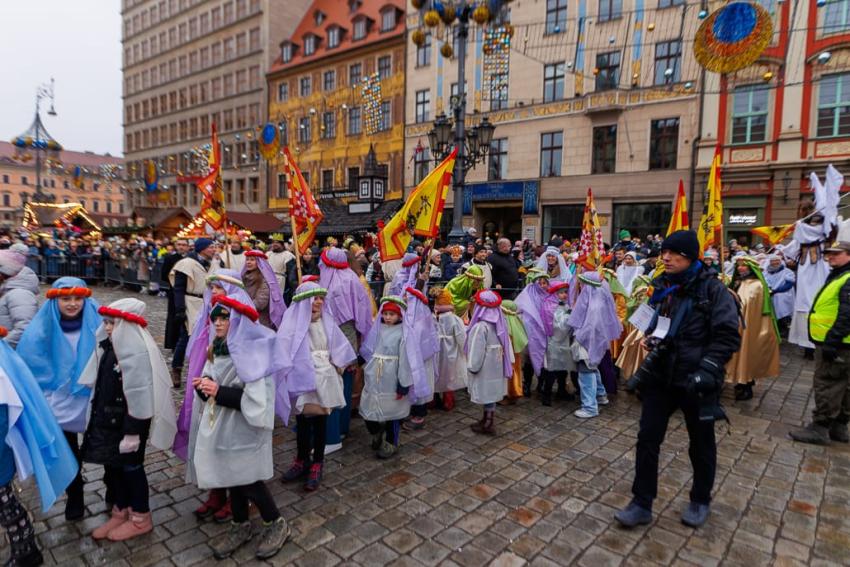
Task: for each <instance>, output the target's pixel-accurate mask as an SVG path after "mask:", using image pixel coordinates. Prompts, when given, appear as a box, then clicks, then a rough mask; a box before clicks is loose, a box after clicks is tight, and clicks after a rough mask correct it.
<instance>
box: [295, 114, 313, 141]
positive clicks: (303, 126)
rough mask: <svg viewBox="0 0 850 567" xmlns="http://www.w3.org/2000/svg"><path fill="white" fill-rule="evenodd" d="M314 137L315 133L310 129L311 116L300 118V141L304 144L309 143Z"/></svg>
mask: <svg viewBox="0 0 850 567" xmlns="http://www.w3.org/2000/svg"><path fill="white" fill-rule="evenodd" d="M312 139H313V133H312V132H311V129H310V117H309V116H304V117H303V118H299V119H298V141H299V142H301V143H302V144H309V143H310V142H311V140H312Z"/></svg>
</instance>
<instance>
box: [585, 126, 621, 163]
mask: <svg viewBox="0 0 850 567" xmlns="http://www.w3.org/2000/svg"><path fill="white" fill-rule="evenodd" d="M616 165H617V125H616V124H612V125H610V126H598V127H596V128H594V129H593V163H592V164H591V169H590V172H591V173H614V170H615V169H616Z"/></svg>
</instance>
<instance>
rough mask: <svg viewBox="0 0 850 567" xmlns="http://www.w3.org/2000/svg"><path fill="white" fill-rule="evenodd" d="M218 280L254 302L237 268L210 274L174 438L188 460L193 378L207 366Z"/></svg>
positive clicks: (189, 351) (226, 289)
mask: <svg viewBox="0 0 850 567" xmlns="http://www.w3.org/2000/svg"><path fill="white" fill-rule="evenodd" d="M213 284H216V285H219V286H221V287H222V288H223V289H224V293H225V295H231V296H234V297H236V296H237V295H238V292H239V291H241V292H242V293H243V294H244V296H242V299H243V300H244V299H246V298H247V300H248V305H253V303H252V302H251V298H250V297H249V296H248V294H247V293H245V290H244V288H243V286H242V276H241V275H240V274H239V272H237V271H235V270H218V271H217V272H216V273H214V274H211V275H209V276H207V288H206V289H205V290H204V306H203V307H202V308H201V313H200V315H199V316H198V320H197V321H196V322H195V328H194V329H192V334H191V335H189V342H188V344H187V345H186V358H187V360H188V371H187V373H186V380H187V382H188V384H186V392H185V393H184V395H183V405H182V407H181V408H180V415H179V416H178V417H177V436H176V437H175V438H174V446H173V448H172V449H173V450H174V453H175V454H176V455H177V456H178V457H180V458H181V459H183V460H184V461H185V460H186V450H187V448H188V446H189V430H190V429H191V427H192V402H193V400H194V395H195V389H194V388H192V384H191V381H192V378H197V377H198V376H200V375H201V372H203V370H204V364H205V363H206V361H207V349H208V348H209V345H210V302H211V300H212V285H213Z"/></svg>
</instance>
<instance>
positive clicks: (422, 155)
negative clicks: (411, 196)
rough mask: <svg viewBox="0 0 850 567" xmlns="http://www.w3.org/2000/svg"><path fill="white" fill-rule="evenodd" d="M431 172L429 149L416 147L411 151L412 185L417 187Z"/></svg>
mask: <svg viewBox="0 0 850 567" xmlns="http://www.w3.org/2000/svg"><path fill="white" fill-rule="evenodd" d="M430 171H431V149H430V148H425V147H421V146H419V147H417V148H416V149H415V150H413V183H415V184H416V185H419V184H420V183H421V182H422V180H423V179H425V177H426V176H427V175H428V173H429V172H430Z"/></svg>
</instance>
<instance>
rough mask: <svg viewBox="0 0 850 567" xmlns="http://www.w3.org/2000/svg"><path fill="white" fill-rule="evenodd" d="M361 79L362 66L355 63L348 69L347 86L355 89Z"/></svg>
mask: <svg viewBox="0 0 850 567" xmlns="http://www.w3.org/2000/svg"><path fill="white" fill-rule="evenodd" d="M362 79H363V65H361V64H360V63H355V64H354V65H351V66H350V67H349V68H348V86H349V87H356V86H357V84H358V83H359V82H360V81H361V80H362Z"/></svg>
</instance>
